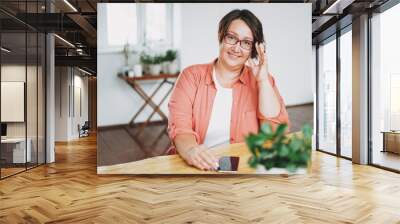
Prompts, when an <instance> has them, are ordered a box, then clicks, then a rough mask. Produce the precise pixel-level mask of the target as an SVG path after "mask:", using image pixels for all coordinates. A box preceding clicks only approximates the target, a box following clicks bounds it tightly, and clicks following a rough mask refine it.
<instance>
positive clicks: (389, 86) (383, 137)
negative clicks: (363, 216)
mask: <svg viewBox="0 0 400 224" xmlns="http://www.w3.org/2000/svg"><path fill="white" fill-rule="evenodd" d="M399 21H400V4H398V5H395V6H393V7H392V8H390V9H388V10H386V11H384V12H382V13H377V14H374V16H373V17H372V18H371V26H372V27H371V34H372V37H371V40H372V50H371V52H372V55H371V58H372V63H371V66H372V73H371V81H370V82H371V101H370V104H371V111H370V113H371V115H370V116H371V122H372V124H371V126H370V128H371V130H370V132H371V135H372V154H371V155H370V156H371V157H372V163H373V164H375V165H378V166H383V167H387V168H391V169H395V170H400V156H399V153H400V132H399V130H400V100H399V99H400V63H399V57H398V54H399V52H400V43H399V41H398V40H399V39H400V33H399V32H398V24H399ZM396 131H397V132H396Z"/></svg>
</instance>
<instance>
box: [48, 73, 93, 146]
mask: <svg viewBox="0 0 400 224" xmlns="http://www.w3.org/2000/svg"><path fill="white" fill-rule="evenodd" d="M55 73H56V80H55V87H56V88H55V90H56V91H55V140H56V141H69V140H72V139H76V138H78V137H79V135H78V134H79V133H78V124H80V125H83V124H84V122H85V121H87V120H88V105H89V104H88V81H87V79H88V78H87V77H83V76H82V73H81V72H80V71H78V70H77V69H73V68H71V67H56V71H55ZM79 89H80V90H81V93H80V94H81V98H80V99H81V103H79V102H78V100H79V98H78V97H76V96H78V94H79V93H78V91H77V90H79ZM74 90H75V91H74ZM74 104H75V105H74ZM77 105H82V116H81V114H80V113H79V108H78V107H77ZM74 110H75V113H74Z"/></svg>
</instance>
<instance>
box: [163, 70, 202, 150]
mask: <svg viewBox="0 0 400 224" xmlns="http://www.w3.org/2000/svg"><path fill="white" fill-rule="evenodd" d="M196 89H197V85H196V82H195V79H194V76H193V74H191V70H190V68H189V69H185V70H183V71H182V73H181V74H180V75H179V78H178V80H177V81H176V83H175V87H174V90H173V92H172V94H171V98H170V100H169V103H168V109H169V118H168V135H169V137H170V139H171V141H172V142H173V141H174V139H175V137H176V136H177V135H179V134H192V135H194V136H195V137H196V141H197V142H199V139H200V138H199V135H198V134H197V133H196V132H195V131H194V130H193V129H194V127H193V117H192V114H193V102H194V98H195V94H196Z"/></svg>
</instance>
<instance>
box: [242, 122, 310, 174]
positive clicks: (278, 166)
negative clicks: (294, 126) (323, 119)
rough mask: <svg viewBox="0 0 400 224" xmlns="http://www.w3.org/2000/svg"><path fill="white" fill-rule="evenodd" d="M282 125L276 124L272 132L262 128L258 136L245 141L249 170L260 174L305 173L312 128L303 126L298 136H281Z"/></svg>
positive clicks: (254, 135)
mask: <svg viewBox="0 0 400 224" xmlns="http://www.w3.org/2000/svg"><path fill="white" fill-rule="evenodd" d="M286 128H287V125H286V124H280V125H279V126H278V127H277V128H276V130H275V131H272V129H271V126H270V125H268V124H263V125H262V126H261V128H260V132H259V133H258V134H250V135H248V136H247V137H246V144H247V146H248V148H249V150H250V152H251V155H252V156H251V157H250V159H249V165H250V167H253V168H257V170H258V171H259V172H260V173H262V172H265V173H280V174H281V173H305V170H306V169H305V168H307V166H308V165H309V163H310V161H311V159H310V158H311V135H312V128H311V127H310V126H309V125H304V126H303V127H302V129H301V132H299V133H294V134H289V135H287V134H286V133H285V131H286Z"/></svg>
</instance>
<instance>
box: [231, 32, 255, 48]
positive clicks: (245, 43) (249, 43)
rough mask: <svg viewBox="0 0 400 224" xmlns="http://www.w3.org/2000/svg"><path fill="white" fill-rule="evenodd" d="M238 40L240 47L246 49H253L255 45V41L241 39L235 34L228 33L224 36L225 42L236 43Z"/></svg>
mask: <svg viewBox="0 0 400 224" xmlns="http://www.w3.org/2000/svg"><path fill="white" fill-rule="evenodd" d="M237 42H240V47H241V48H242V49H244V50H247V51H249V50H251V48H252V47H253V41H250V40H239V39H238V38H237V37H236V36H235V35H232V34H229V33H228V34H226V35H225V37H224V43H226V44H230V45H236V44H237Z"/></svg>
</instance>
